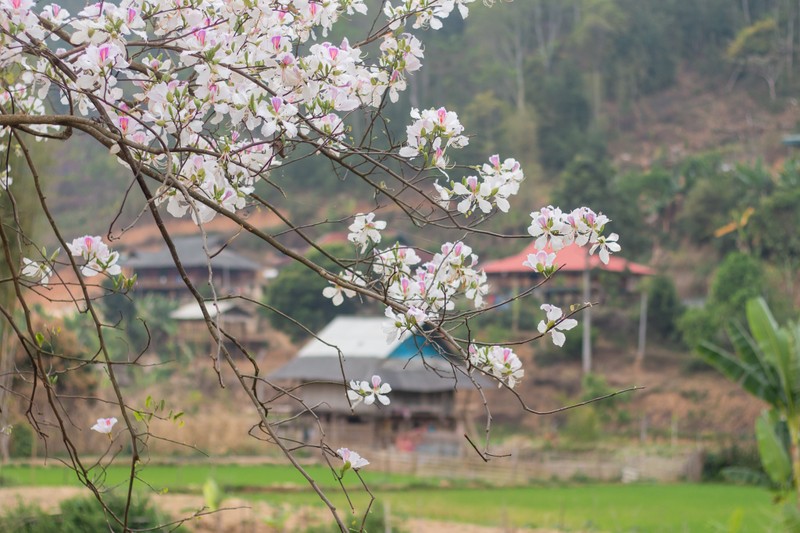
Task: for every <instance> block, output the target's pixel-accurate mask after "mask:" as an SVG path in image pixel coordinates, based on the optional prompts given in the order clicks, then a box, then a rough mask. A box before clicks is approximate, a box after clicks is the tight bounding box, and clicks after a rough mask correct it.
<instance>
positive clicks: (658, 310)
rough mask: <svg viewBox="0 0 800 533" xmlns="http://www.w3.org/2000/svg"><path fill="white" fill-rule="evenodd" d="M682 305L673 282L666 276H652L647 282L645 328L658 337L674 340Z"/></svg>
mask: <svg viewBox="0 0 800 533" xmlns="http://www.w3.org/2000/svg"><path fill="white" fill-rule="evenodd" d="M682 314H683V305H682V304H681V301H680V298H678V292H677V291H676V290H675V284H674V283H673V282H672V279H671V278H669V277H667V276H653V277H652V278H650V279H649V280H648V282H647V329H648V331H651V332H653V333H654V334H655V335H656V336H657V337H658V338H660V339H662V340H665V341H674V340H677V338H678V320H679V318H680V317H681V315H682Z"/></svg>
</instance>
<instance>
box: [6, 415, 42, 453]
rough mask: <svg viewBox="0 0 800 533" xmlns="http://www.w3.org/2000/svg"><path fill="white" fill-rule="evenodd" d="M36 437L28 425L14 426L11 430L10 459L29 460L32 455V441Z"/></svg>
mask: <svg viewBox="0 0 800 533" xmlns="http://www.w3.org/2000/svg"><path fill="white" fill-rule="evenodd" d="M35 438H36V437H35V436H34V434H33V430H32V429H31V427H30V426H29V425H28V424H25V423H21V424H16V425H15V426H14V427H13V429H12V430H11V450H10V455H11V457H20V458H21V457H26V458H29V457H30V456H31V454H32V453H33V441H34V439H35Z"/></svg>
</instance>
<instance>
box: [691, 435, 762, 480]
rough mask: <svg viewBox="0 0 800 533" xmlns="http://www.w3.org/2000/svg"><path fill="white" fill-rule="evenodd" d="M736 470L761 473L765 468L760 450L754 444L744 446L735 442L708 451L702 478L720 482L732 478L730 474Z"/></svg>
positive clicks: (704, 460)
mask: <svg viewBox="0 0 800 533" xmlns="http://www.w3.org/2000/svg"><path fill="white" fill-rule="evenodd" d="M736 470H739V471H742V472H744V471H747V472H750V473H756V475H758V474H761V475H762V476H763V470H762V467H761V461H760V459H759V456H758V450H757V449H756V448H755V447H753V446H746V445H745V446H742V445H741V444H739V443H736V442H733V444H731V445H730V446H724V447H721V448H719V449H718V450H714V451H706V453H705V455H704V457H703V473H702V480H703V481H706V482H720V481H725V480H730V479H731V478H730V477H729V476H730V474H733V473H734V472H735V471H736Z"/></svg>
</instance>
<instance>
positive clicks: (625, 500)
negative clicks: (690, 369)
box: [0, 465, 780, 533]
mask: <svg viewBox="0 0 800 533" xmlns="http://www.w3.org/2000/svg"><path fill="white" fill-rule="evenodd" d="M309 473H310V474H312V475H313V476H314V477H315V479H316V480H317V481H318V482H319V483H320V484H321V485H323V486H326V487H330V488H333V487H335V485H336V482H335V480H334V478H333V476H332V475H331V473H330V471H329V470H327V469H324V468H321V467H313V468H310V469H309ZM141 475H142V478H143V479H144V480H146V481H147V483H149V484H150V485H151V486H153V488H154V489H156V490H160V489H165V488H166V489H169V490H170V491H193V492H194V491H198V490H199V487H200V486H201V485H202V484H203V482H204V481H205V480H206V479H207V478H208V477H213V478H214V479H215V480H216V481H217V483H219V484H220V485H221V486H223V487H225V488H226V494H227V495H228V496H234V495H236V496H241V497H245V498H248V499H251V500H261V501H266V502H268V503H271V504H282V503H288V504H291V505H297V506H300V505H321V503H320V502H319V500H318V499H317V498H316V496H315V495H314V494H312V493H310V492H308V491H304V490H271V491H265V492H252V488H253V487H265V488H269V487H286V486H290V485H294V486H296V487H297V488H298V489H302V488H303V487H305V485H304V481H303V479H302V478H301V477H300V476H299V474H297V473H296V472H295V471H294V470H292V469H291V468H289V467H283V466H267V465H258V466H233V465H217V466H198V465H186V466H148V467H146V469H145V470H144V472H143V473H142V474H141ZM126 476H127V470H126V469H124V468H112V469H110V470H109V471H108V473H107V484H108V485H114V484H116V483H121V482H123V481H124V480H125V479H126ZM363 476H364V478H365V480H366V481H367V483H368V484H369V485H370V487H371V488H372V489H373V491H374V492H375V494H376V496H377V498H378V500H379V502H383V501H386V502H388V503H389V504H390V506H391V509H392V513H393V514H395V515H398V516H401V517H402V516H414V517H426V518H434V519H440V520H449V521H457V522H466V523H476V524H486V525H506V526H511V527H519V526H529V527H550V528H559V529H562V530H564V531H576V530H577V531H598V532H600V531H603V532H620V533H622V532H624V533H634V532H635V533H673V532H680V533H695V532H696V533H706V532H711V533H713V532H715V531H720V532H727V531H729V529H728V527H727V526H728V523H729V522H730V521H731V519H732V517H733V516H734V515H740V519H741V521H742V522H741V526H740V529H739V530H738V531H739V532H741V533H745V532H746V533H766V532H773V531H775V532H777V531H780V529H778V528H777V526H776V525H775V522H774V520H775V517H777V515H778V509H777V508H776V507H774V506H773V505H772V503H771V495H770V493H769V492H768V491H766V490H764V489H760V488H757V487H742V486H730V485H710V484H708V485H699V484H673V485H651V484H633V485H608V484H575V485H557V484H549V485H542V486H535V487H519V488H493V487H483V488H464V485H459V483H457V482H456V483H454V484H453V485H452V487H444V486H443V487H438V486H433V485H435V484H437V483H438V482H437V481H435V480H426V479H419V478H414V477H412V476H400V475H390V474H383V473H380V472H370V471H368V470H365V471H364V474H363ZM346 478H347V479H348V483H347V484H346V485H347V486H348V487H349V488H350V489H351V496H352V497H353V501H354V503H355V505H356V509H357V511H359V510H361V511H363V509H364V508H365V505H366V502H367V496H366V494H365V493H364V491H363V489H362V488H360V483H359V482H358V480H357V479H356V478H355V476H353V474H352V472H350V473H348V474H347V476H346ZM0 479H2V480H3V482H4V484H13V485H37V486H57V485H76V484H77V481H76V480H75V477H74V474H72V473H71V472H70V471H69V470H67V469H65V468H60V467H46V468H45V467H22V466H12V467H3V468H2V469H0ZM330 495H331V496H332V499H333V500H334V503H336V504H337V506H339V507H340V508H341V509H346V508H347V505H346V500H345V499H344V497H343V496H341V494H338V493H334V491H331V493H330Z"/></svg>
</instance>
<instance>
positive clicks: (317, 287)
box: [265, 245, 364, 340]
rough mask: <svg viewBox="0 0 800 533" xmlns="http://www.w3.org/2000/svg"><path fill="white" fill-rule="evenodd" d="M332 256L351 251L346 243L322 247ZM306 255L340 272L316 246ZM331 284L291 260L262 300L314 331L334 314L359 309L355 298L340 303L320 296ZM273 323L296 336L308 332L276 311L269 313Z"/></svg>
mask: <svg viewBox="0 0 800 533" xmlns="http://www.w3.org/2000/svg"><path fill="white" fill-rule="evenodd" d="M325 251H326V252H327V253H328V254H329V255H331V256H333V257H344V256H345V255H346V254H348V253H352V249H350V248H349V247H347V246H345V245H333V246H329V247H326V248H325ZM308 259H309V260H310V261H313V262H314V263H316V264H317V265H319V266H321V267H323V268H326V269H328V270H330V271H332V272H337V273H338V272H339V270H340V269H339V267H338V266H337V265H336V264H334V263H333V261H331V260H330V259H328V258H327V257H325V256H324V255H323V254H322V253H321V252H319V251H318V250H314V251H312V252H311V253H310V254H309V255H308ZM328 286H330V285H329V283H328V282H327V281H325V279H323V278H322V277H320V276H319V275H318V274H316V273H315V272H314V271H312V270H310V269H309V268H308V267H306V266H305V265H302V264H300V263H298V262H293V263H292V264H291V265H289V266H287V267H286V268H284V269H283V270H281V272H280V274H279V275H278V277H277V278H275V280H273V282H272V283H271V284H270V285H269V287H267V290H266V294H265V301H266V303H267V305H269V306H272V307H274V308H275V309H280V310H281V312H283V313H286V314H287V315H289V316H290V317H292V318H293V319H294V320H296V321H298V322H300V323H301V324H303V325H305V326H306V327H307V328H308V329H310V330H311V331H313V332H316V331H318V330H319V329H321V328H322V327H323V326H325V325H326V324H327V323H328V322H330V321H331V320H332V319H333V318H334V317H335V316H337V315H346V314H353V313H355V312H356V310H357V309H358V310H362V309H363V307H364V306H363V305H361V303H360V302H359V301H358V297H356V298H352V299H351V298H345V299H344V302H343V303H342V305H340V306H338V307H337V306H335V305H333V303H332V302H331V300H330V299H327V298H322V291H323V289H325V287H328ZM269 319H270V321H271V322H272V324H273V325H274V326H275V327H276V328H278V329H281V330H283V331H286V332H287V333H289V334H290V335H291V336H292V339H294V340H298V339H301V338H303V337H305V336H306V335H307V333H306V332H305V331H304V330H303V329H302V328H300V327H298V326H296V325H295V324H293V323H292V322H291V321H290V320H287V319H286V318H284V317H282V316H281V315H279V314H278V313H273V312H270V313H269Z"/></svg>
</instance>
